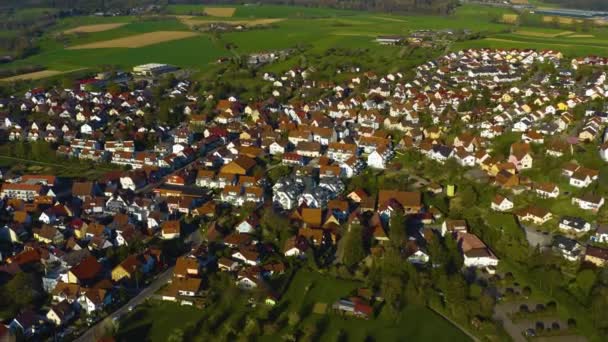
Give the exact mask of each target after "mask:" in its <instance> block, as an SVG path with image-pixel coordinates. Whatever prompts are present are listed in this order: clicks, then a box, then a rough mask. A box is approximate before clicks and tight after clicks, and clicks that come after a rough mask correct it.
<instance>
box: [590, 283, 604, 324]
mask: <svg viewBox="0 0 608 342" xmlns="http://www.w3.org/2000/svg"><path fill="white" fill-rule="evenodd" d="M591 313H592V315H591V317H592V319H593V324H594V325H595V327H596V328H598V329H608V287H605V286H599V287H597V288H596V289H595V290H594V291H593V296H592V298H591Z"/></svg>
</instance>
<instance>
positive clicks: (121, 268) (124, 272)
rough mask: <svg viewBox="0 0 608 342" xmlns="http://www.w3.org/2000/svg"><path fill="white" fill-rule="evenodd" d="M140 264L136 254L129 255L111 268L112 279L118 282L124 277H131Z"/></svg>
mask: <svg viewBox="0 0 608 342" xmlns="http://www.w3.org/2000/svg"><path fill="white" fill-rule="evenodd" d="M140 266H141V262H140V261H139V259H138V258H137V255H130V256H129V257H127V258H126V259H125V260H124V261H123V262H121V263H120V264H119V265H118V266H116V267H114V269H113V270H112V280H113V281H114V282H119V281H121V280H123V279H124V278H127V279H131V278H132V277H133V275H134V274H135V272H137V270H138V269H139V267H140Z"/></svg>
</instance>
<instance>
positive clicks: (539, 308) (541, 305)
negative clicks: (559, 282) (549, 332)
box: [536, 303, 545, 312]
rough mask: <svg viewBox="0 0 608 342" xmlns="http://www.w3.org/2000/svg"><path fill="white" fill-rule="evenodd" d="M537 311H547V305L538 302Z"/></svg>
mask: <svg viewBox="0 0 608 342" xmlns="http://www.w3.org/2000/svg"><path fill="white" fill-rule="evenodd" d="M536 311H538V312H542V311H545V306H544V305H543V304H540V303H539V304H536Z"/></svg>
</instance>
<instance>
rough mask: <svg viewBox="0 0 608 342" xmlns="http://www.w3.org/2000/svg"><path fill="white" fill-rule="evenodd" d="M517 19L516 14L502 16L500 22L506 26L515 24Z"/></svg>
mask: <svg viewBox="0 0 608 342" xmlns="http://www.w3.org/2000/svg"><path fill="white" fill-rule="evenodd" d="M517 19H519V16H518V15H517V14H503V15H502V20H501V21H502V22H503V23H506V24H515V23H516V22H517Z"/></svg>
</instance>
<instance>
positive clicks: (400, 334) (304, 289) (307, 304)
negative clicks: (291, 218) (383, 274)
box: [261, 270, 469, 342]
mask: <svg viewBox="0 0 608 342" xmlns="http://www.w3.org/2000/svg"><path fill="white" fill-rule="evenodd" d="M362 286H363V284H361V283H359V282H356V281H350V280H342V279H335V278H334V277H331V276H328V275H323V274H320V273H317V272H312V271H307V270H300V271H299V272H298V273H297V274H296V275H295V276H294V278H293V280H292V283H291V285H290V287H289V289H288V290H287V292H286V293H285V295H284V296H283V298H282V299H281V302H280V303H279V304H278V305H280V306H281V305H284V306H285V307H286V310H287V311H288V312H299V313H302V312H307V313H308V314H306V315H305V316H304V315H302V321H301V322H300V325H306V324H308V323H310V322H316V321H320V320H322V319H323V318H324V316H325V315H322V314H315V313H313V312H314V311H313V309H314V307H315V306H316V307H317V308H318V307H319V305H318V304H319V303H322V304H326V305H327V307H328V308H330V307H331V305H332V304H333V303H334V302H335V301H337V300H338V299H340V298H343V297H347V296H348V295H350V294H352V292H353V291H355V290H356V289H357V288H359V287H362ZM326 318H327V322H326V326H325V328H324V329H323V332H322V333H321V336H320V338H319V340H320V341H336V339H337V337H338V334H339V332H340V331H344V332H346V334H347V336H348V341H364V340H365V338H366V337H367V336H372V337H373V338H374V340H376V341H403V340H409V341H468V340H469V338H468V337H467V336H466V335H465V334H464V333H463V332H461V331H460V330H458V328H456V327H454V326H453V325H451V324H450V323H449V322H447V321H445V320H444V319H443V318H441V317H440V316H438V315H437V314H435V313H434V312H433V311H431V310H430V309H428V308H426V307H418V306H409V307H407V308H406V309H405V310H403V312H402V313H401V316H400V317H398V318H397V319H396V320H394V319H393V318H392V317H391V318H389V317H385V315H384V314H383V312H380V314H379V315H378V317H376V318H373V319H369V320H364V319H357V318H349V317H342V316H340V315H337V314H334V313H331V309H329V310H328V313H327V314H326ZM261 340H263V341H269V342H270V341H276V336H270V337H265V338H263V339H261Z"/></svg>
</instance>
